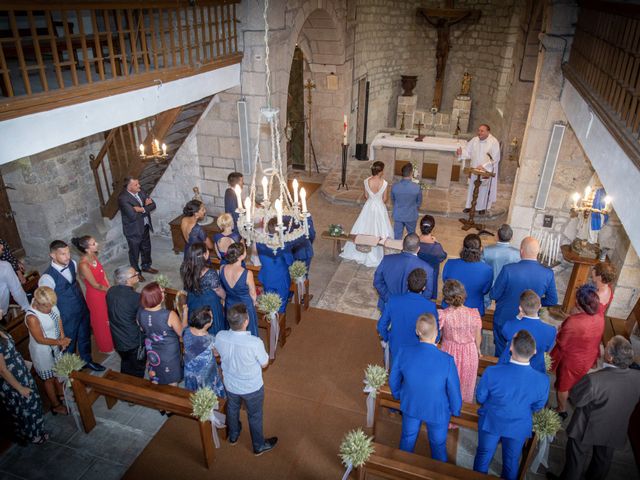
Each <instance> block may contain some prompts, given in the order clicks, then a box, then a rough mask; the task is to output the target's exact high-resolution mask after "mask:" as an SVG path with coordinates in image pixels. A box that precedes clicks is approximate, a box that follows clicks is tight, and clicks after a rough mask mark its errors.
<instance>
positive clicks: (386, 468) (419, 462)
mask: <svg viewBox="0 0 640 480" xmlns="http://www.w3.org/2000/svg"><path fill="white" fill-rule="evenodd" d="M373 448H374V449H375V450H374V453H373V454H371V456H370V457H369V460H367V462H366V463H365V464H364V465H363V466H362V467H360V468H359V469H358V479H359V480H365V479H367V478H369V475H374V476H375V477H376V478H379V477H382V478H387V479H390V480H396V479H398V480H399V479H402V480H424V479H433V480H451V479H456V478H462V479H468V480H476V479H477V480H480V479H486V478H498V477H494V476H493V475H486V474H484V473H478V472H474V471H473V470H468V469H466V468H462V467H458V466H457V465H453V464H452V463H444V462H439V461H437V460H433V459H431V458H428V457H425V456H424V455H416V454H415V453H409V452H404V451H402V450H398V449H396V448H393V447H389V446H387V445H382V444H380V443H374V444H373Z"/></svg>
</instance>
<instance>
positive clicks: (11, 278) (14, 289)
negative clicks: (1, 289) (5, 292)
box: [0, 262, 29, 313]
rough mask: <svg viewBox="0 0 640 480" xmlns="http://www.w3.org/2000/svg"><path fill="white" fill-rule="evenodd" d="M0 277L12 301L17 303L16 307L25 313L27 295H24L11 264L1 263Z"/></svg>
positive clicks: (27, 306) (27, 302)
mask: <svg viewBox="0 0 640 480" xmlns="http://www.w3.org/2000/svg"><path fill="white" fill-rule="evenodd" d="M0 277H1V278H2V281H4V282H6V283H7V286H8V287H9V291H10V292H11V296H12V297H13V299H14V300H15V301H16V302H17V303H18V305H20V308H22V310H24V311H26V310H27V309H28V308H29V300H27V294H26V293H24V290H23V288H22V284H21V283H20V280H19V279H18V276H17V275H16V272H14V271H13V267H12V266H11V264H9V263H8V262H2V265H0ZM5 313H6V312H5Z"/></svg>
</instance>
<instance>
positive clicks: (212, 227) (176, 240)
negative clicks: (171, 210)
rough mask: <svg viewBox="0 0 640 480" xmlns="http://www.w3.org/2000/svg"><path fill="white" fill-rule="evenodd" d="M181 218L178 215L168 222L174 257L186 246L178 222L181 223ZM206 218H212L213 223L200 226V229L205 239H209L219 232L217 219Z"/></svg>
mask: <svg viewBox="0 0 640 480" xmlns="http://www.w3.org/2000/svg"><path fill="white" fill-rule="evenodd" d="M183 216H184V215H180V216H179V217H176V218H174V219H173V220H171V221H170V222H169V227H170V228H171V240H172V241H173V251H174V253H175V254H176V255H177V254H178V253H180V252H184V246H185V244H186V242H185V241H184V237H183V236H182V230H180V222H181V221H182V217H183ZM207 218H213V221H212V222H211V223H209V224H207V225H201V227H202V228H203V229H204V231H205V233H206V234H207V237H209V238H211V237H213V234H214V233H218V232H220V231H221V230H220V229H219V228H218V224H217V223H216V221H217V220H218V217H211V216H207Z"/></svg>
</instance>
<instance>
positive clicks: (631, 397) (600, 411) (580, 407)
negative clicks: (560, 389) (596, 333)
mask: <svg viewBox="0 0 640 480" xmlns="http://www.w3.org/2000/svg"><path fill="white" fill-rule="evenodd" d="M604 359H605V364H604V368H603V369H602V370H598V371H597V372H593V373H590V374H588V375H585V376H584V377H582V380H580V381H579V382H578V383H576V385H575V386H574V387H573V388H572V389H571V393H570V394H569V400H570V401H571V403H573V405H574V406H575V408H576V410H575V412H574V413H573V417H572V418H571V423H569V427H567V436H568V437H569V438H568V439H567V450H566V462H565V465H564V470H563V471H562V473H561V474H560V476H559V477H558V476H557V475H554V474H553V473H551V472H547V478H549V479H557V478H562V479H567V480H573V479H575V480H578V479H581V478H583V470H584V463H585V461H586V459H587V458H588V457H589V451H590V450H591V451H592V456H591V462H590V463H589V467H588V469H587V471H586V473H585V474H584V478H586V479H587V480H599V479H604V478H606V477H607V473H608V472H609V467H610V466H611V459H612V458H613V452H614V450H615V449H616V448H622V447H624V444H625V442H626V438H627V430H628V428H629V418H630V417H631V413H632V412H633V409H634V408H635V406H636V404H637V403H638V401H639V400H640V372H639V371H637V370H632V369H630V368H629V365H631V363H632V362H633V348H632V347H631V343H630V342H629V341H628V340H627V339H626V338H624V337H622V336H620V335H616V336H615V337H613V338H612V339H611V340H609V342H608V343H607V346H606V348H605V353H604Z"/></svg>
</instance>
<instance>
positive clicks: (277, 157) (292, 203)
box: [235, 0, 309, 253]
mask: <svg viewBox="0 0 640 480" xmlns="http://www.w3.org/2000/svg"><path fill="white" fill-rule="evenodd" d="M268 8H269V0H265V3H264V13H263V18H264V44H265V57H264V64H265V71H266V95H267V106H266V107H262V108H261V109H260V113H261V117H260V121H259V122H258V127H257V134H256V140H255V141H256V146H255V152H254V162H253V176H252V178H251V186H250V189H249V196H248V197H246V198H245V199H244V202H243V201H242V189H241V188H240V186H239V185H236V187H235V193H236V197H237V199H238V208H237V209H236V212H237V213H238V214H239V217H238V231H239V232H240V235H241V236H242V238H244V239H245V240H246V243H247V245H250V244H251V242H257V243H263V244H266V245H268V246H269V247H271V248H272V249H273V251H274V253H275V252H276V251H277V250H278V249H279V248H284V245H285V242H291V241H293V240H296V239H298V238H300V237H302V236H303V235H305V236H307V237H309V223H308V218H309V211H308V210H307V194H306V191H305V189H304V188H301V189H300V190H299V191H298V181H297V180H293V185H292V186H293V196H292V195H291V192H290V191H289V188H288V186H287V181H286V177H285V174H284V170H283V169H284V167H283V164H282V155H281V151H280V128H279V114H280V109H278V108H274V107H272V106H271V85H270V83H271V69H270V68H269V23H268V21H267V10H268ZM263 121H266V122H267V123H268V124H269V133H270V140H271V142H270V145H271V148H270V149H271V167H270V168H264V169H263V168H260V169H259V168H258V167H261V166H262V163H261V155H260V128H261V126H262V122H263ZM259 170H262V174H263V176H262V179H261V182H260V183H261V184H262V202H261V203H258V202H257V199H256V179H257V178H258V175H259ZM274 196H275V197H276V198H275V201H273V202H271V199H272V198H273V197H274ZM272 218H275V219H276V221H277V227H276V231H275V233H273V234H271V233H269V232H268V231H267V229H266V225H267V222H268V221H269V220H271V219H272ZM260 220H262V225H263V228H256V221H258V222H259V221H260Z"/></svg>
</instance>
